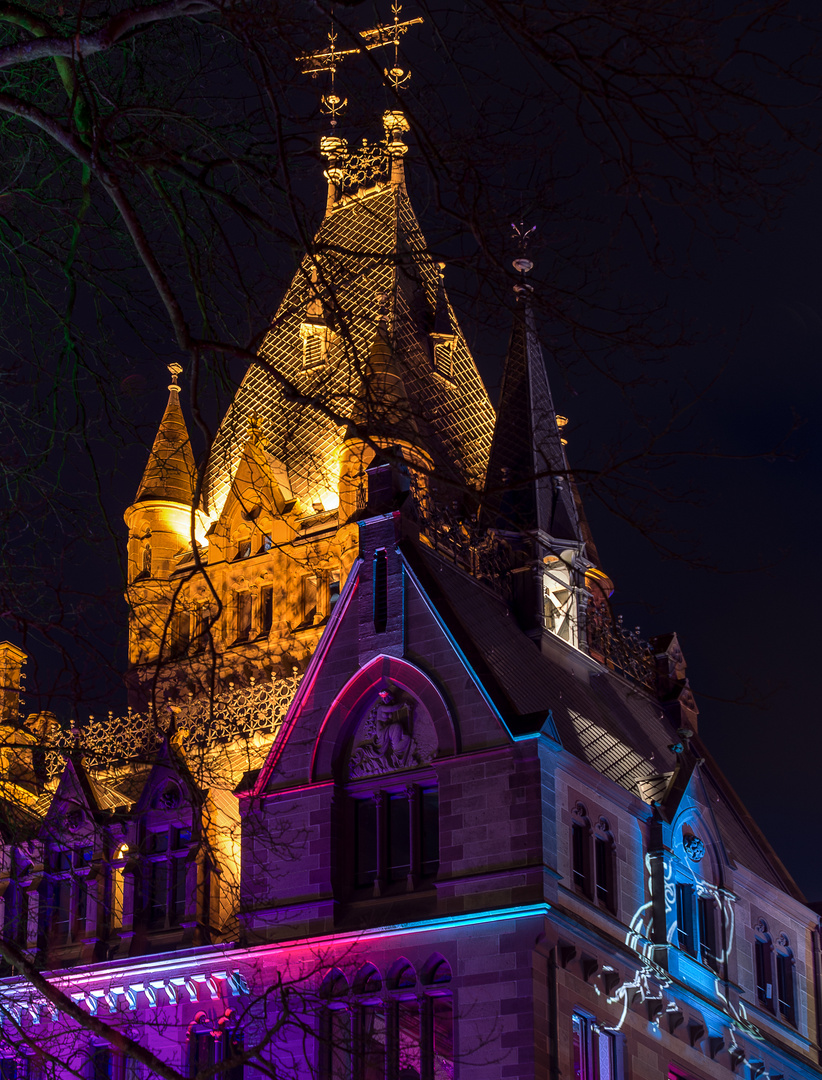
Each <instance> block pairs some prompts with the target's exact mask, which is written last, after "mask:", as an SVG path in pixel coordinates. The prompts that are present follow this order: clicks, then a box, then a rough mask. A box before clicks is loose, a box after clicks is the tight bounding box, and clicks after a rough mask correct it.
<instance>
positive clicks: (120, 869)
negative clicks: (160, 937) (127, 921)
mask: <svg viewBox="0 0 822 1080" xmlns="http://www.w3.org/2000/svg"><path fill="white" fill-rule="evenodd" d="M127 859H128V845H127V844H121V845H120V847H119V848H118V849H117V851H116V853H115V855H114V865H113V867H112V871H111V925H112V928H113V929H115V930H118V929H119V928H120V927H121V926H122V925H123V901H124V894H125V888H124V885H125V880H124V876H125V869H126V860H127Z"/></svg>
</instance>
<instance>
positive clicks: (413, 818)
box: [405, 784, 420, 892]
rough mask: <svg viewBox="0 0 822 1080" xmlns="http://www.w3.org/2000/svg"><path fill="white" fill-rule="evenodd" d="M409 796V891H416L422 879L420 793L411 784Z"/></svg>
mask: <svg viewBox="0 0 822 1080" xmlns="http://www.w3.org/2000/svg"><path fill="white" fill-rule="evenodd" d="M405 791H406V795H407V796H408V848H409V860H408V861H409V864H410V865H409V868H408V890H409V892H410V891H412V890H413V889H416V887H417V884H418V882H419V879H420V793H419V788H418V787H416V786H415V785H414V784H411V785H410V786H409V787H407V788H406V789H405Z"/></svg>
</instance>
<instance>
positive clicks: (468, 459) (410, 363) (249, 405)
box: [207, 184, 494, 512]
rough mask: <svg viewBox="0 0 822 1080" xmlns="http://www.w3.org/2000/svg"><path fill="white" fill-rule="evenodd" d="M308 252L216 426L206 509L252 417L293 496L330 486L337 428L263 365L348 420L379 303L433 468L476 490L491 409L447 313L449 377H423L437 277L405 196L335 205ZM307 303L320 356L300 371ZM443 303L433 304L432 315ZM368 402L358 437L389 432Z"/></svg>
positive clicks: (396, 191) (378, 192) (221, 488)
mask: <svg viewBox="0 0 822 1080" xmlns="http://www.w3.org/2000/svg"><path fill="white" fill-rule="evenodd" d="M313 251H314V252H315V255H314V256H313V260H312V257H311V256H306V258H305V259H304V260H303V263H302V266H301V269H300V270H299V271H298V272H297V274H296V275H295V277H294V279H293V281H292V283H291V286H290V287H289V289H288V291H287V292H286V295H285V298H284V299H283V302H282V304H281V305H280V308H279V310H278V311H277V314H276V317H275V318H274V320H273V323H272V329H271V331H270V332H269V334H268V335H267V337H266V339H265V341H264V342H263V345H262V348H261V349H260V357H261V362H260V363H255V364H252V365H251V366H250V367H249V369H248V371H247V372H246V375H245V377H244V379H243V382H242V384H241V386H240V388H239V389H238V391H237V394H236V396H235V398H234V401H233V403H232V405H231V406H230V407H229V409H228V412H227V413H226V416H225V418H224V419H223V421H222V423H221V425H220V428H219V430H218V433H217V437H216V439H215V442H214V447H213V450H212V454H211V459H210V462H209V469H208V475H207V490H208V499H209V510H210V511H211V512H215V511H219V510H221V509H222V506H223V503H224V502H225V499H226V496H227V494H228V490H229V486H230V483H231V477H232V476H233V474H234V471H235V470H236V467H237V462H238V459H239V456H240V453H241V450H242V444H243V442H244V440H245V437H246V434H247V431H248V422H249V419H250V418H251V416H252V415H253V414H254V413H255V412H256V413H257V414H258V415H259V416H260V418H261V419H262V421H263V430H264V433H265V437H266V439H267V440H268V443H269V450H270V452H271V453H272V454H273V455H274V457H276V458H277V459H278V460H279V461H281V462H283V463H284V464H285V466H286V468H287V470H288V476H289V483H290V487H291V490H292V491H293V492H294V494H295V495H296V496H297V497H299V498H301V499H302V500H303V501H305V500H306V499H307V498H308V497H309V496H311V495H312V494H314V493H315V492H317V491H318V490H334V489H335V488H336V480H337V478H336V476H335V475H334V469H335V468H336V467H337V465H336V462H337V452H338V450H339V448H340V446H341V445H342V440H343V436H344V433H345V430H346V424H345V423H336V422H335V421H334V419H330V418H328V417H325V416H323V415H321V414H320V413H319V412H318V411H317V409H316V408H315V407H314V406H313V405H311V404H310V403H303V402H300V401H293V400H289V397H288V395H286V394H285V393H284V392H283V390H282V388H281V387H280V385H279V384H278V382H277V381H276V380H275V379H274V378H273V377H272V376H271V374H270V372H269V371H268V370H267V366H266V365H269V364H270V365H271V366H272V367H274V368H276V370H277V371H278V372H280V373H282V374H283V375H284V376H285V377H286V378H287V379H289V380H290V381H291V382H292V383H293V384H294V385H295V386H296V387H297V389H298V390H299V392H300V393H301V394H305V395H316V396H317V397H319V398H320V400H321V401H322V402H323V404H324V405H325V406H326V407H327V408H328V409H330V410H332V411H333V413H334V414H335V415H336V416H339V417H340V418H341V420H343V421H345V420H347V419H348V418H350V417H351V416H352V414H353V412H354V409H355V405H356V404H357V403H358V402H359V401H360V400H361V398H362V389H363V379H364V377H367V359H368V357H369V354H370V351H371V347H372V343H373V342H374V335H375V331H376V329H377V316H378V313H379V309H380V307H381V306H387V308H388V316H387V317H388V325H389V330H390V345H391V348H392V350H393V357H392V361H393V364H395V365H396V372H397V374H398V375H399V376H400V377H401V379H402V383H403V384H404V387H405V391H406V393H407V395H408V399H409V402H410V404H411V409H412V412H413V416H414V420H415V423H416V427H417V428H418V430H419V433H420V437H421V439H422V442H423V444H424V446H425V448H426V449H427V450H428V451H429V453H430V454H431V456H432V458H433V460H434V463H435V466H436V467H437V468H439V469H446V470H447V471H450V472H451V473H456V476H457V477H458V478H459V479H461V480H463V481H468V482H469V483H472V484H474V485H481V484H482V481H483V479H484V476H485V467H486V463H487V460H488V452H489V450H490V446H491V434H492V430H493V424H494V410H493V408H492V406H491V403H490V401H489V399H488V395H487V393H486V391H485V387H484V385H483V383H482V379H481V378H480V375H479V373H478V371H477V369H476V366H475V364H474V361H473V359H472V357H471V354H470V352H469V350H468V346H467V344H466V342H465V339H464V337H463V336H462V334H461V333H460V331H459V327H458V326H457V324H456V319H455V317H454V315H453V311H451V309H450V306H449V313H450V323H451V326H452V327H453V330H454V333H455V335H456V343H455V347H454V354H453V378H451V379H447V378H444V377H443V376H441V375H439V374H437V373H435V372H434V370H433V369H434V364H433V356H432V352H431V340H430V338H429V333H430V331H432V329H433V326H434V321H435V317H436V314H437V306H438V304H437V297H438V290H439V289H440V275H439V271H438V268H437V265H436V263H435V262H434V260H433V259H432V258H431V256H430V254H429V253H428V251H427V248H426V243H425V239H424V237H423V236H422V233H421V232H420V228H419V224H418V223H417V219H416V217H415V215H414V211H413V210H412V208H411V204H410V202H409V199H408V196H407V195H406V193H405V191H404V189H403V188H402V187H393V188H392V187H391V186H390V185H388V184H386V185H383V186H381V187H378V188H376V189H375V190H374V191H372V192H371V193H368V194H365V195H362V196H361V197H359V198H355V199H352V200H350V201H347V202H343V203H341V204H339V205H337V206H335V208H334V209H333V210H332V211H331V212H330V213H329V214H328V215H327V217H326V218H325V220H324V221H323V223H322V225H321V227H320V229H319V232H318V233H317V235H316V237H315V240H314V244H313ZM312 276H313V277H314V278H315V280H314V281H312ZM318 297H319V298H320V299H321V301H322V304H321V306H322V309H323V315H322V317H321V318H322V320H324V324H325V325H326V326H328V327H329V328H330V329H331V330H332V331H333V336H332V338H331V345H330V352H329V360H328V363H323V364H319V365H317V366H314V367H306V366H305V364H304V359H303V342H302V338H301V336H300V328H301V325H302V324H304V323H308V324H311V323H312V321H313V323H314V325H316V323H317V318H318V316H317V315H316V311H317V309H318V303H317V298H318ZM442 302H443V301H442V297H440V309H441V307H442ZM309 309H310V313H309ZM440 314H441V311H440ZM368 404H370V405H371V406H372V408H371V409H370V412H371V415H370V416H367V417H366V420H367V423H368V428H369V432H370V433H372V434H374V435H375V436H379V435H380V434H381V433H384V434H385V435H386V437H389V436H391V435H392V434H393V431H392V427H391V424H390V419H391V418H390V415H389V416H384V415H381V412H380V409H379V402H377V401H374V400H373V395H372V400H371V401H370V402H368ZM358 418H359V417H358Z"/></svg>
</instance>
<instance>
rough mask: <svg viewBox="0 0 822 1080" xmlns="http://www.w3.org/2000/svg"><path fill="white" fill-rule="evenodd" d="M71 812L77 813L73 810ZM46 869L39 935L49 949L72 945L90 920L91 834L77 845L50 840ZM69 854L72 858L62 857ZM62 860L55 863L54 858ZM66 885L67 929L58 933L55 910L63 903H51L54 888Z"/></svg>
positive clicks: (40, 906)
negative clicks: (56, 905) (55, 905)
mask: <svg viewBox="0 0 822 1080" xmlns="http://www.w3.org/2000/svg"><path fill="white" fill-rule="evenodd" d="M70 813H72V814H73V813H77V811H71V812H70ZM44 854H45V870H44V873H43V879H42V881H41V882H40V885H39V905H38V938H39V939H40V941H41V946H42V947H44V948H45V949H46V950H48V949H50V948H60V947H61V946H63V945H71V944H73V943H74V942H77V941H82V940H83V939H84V938H85V934H86V929H87V927H88V925H89V923H90V922H93V920H90V919H89V915H88V908H89V888H88V878H89V876H90V871H91V867H92V864H93V862H94V842H93V838H92V837H87V838H86V840H85V841H78V842H77V843H75V844H64V843H62V844H61V843H57V842H55V841H54V840H49V841H48V842H47V843H46V845H45V852H44ZM66 855H68V856H69V860H68V863H67V864H64V863H63V862H62V860H63V859H64V857H65V856H66ZM56 859H57V860H60V861H57V862H55V860H56ZM55 887H57V888H58V889H60V890H61V892H62V889H64V888H66V889H67V890H68V892H67V910H66V919H65V932H62V930H61V931H60V932H59V933H58V932H57V931H56V929H55V926H54V911H55V910H58V911H63V910H64V909H63V907H62V904H61V905H60V907H58V908H55V907H54V905H53V904H52V903H51V902H50V896H52V895H54V889H55ZM62 925H63V920H61V922H60V926H61V927H62Z"/></svg>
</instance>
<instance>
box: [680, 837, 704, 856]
mask: <svg viewBox="0 0 822 1080" xmlns="http://www.w3.org/2000/svg"><path fill="white" fill-rule="evenodd" d="M682 846H683V847H684V848H685V854H686V855H687V856H688V858H689V859H690V860H691V862H702V859H703V858H704V856H705V844H704V842H703V841H702V840H700V839H699V837H698V836H694V834H693V833H691V834H690V836H685V837H683V839H682Z"/></svg>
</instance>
